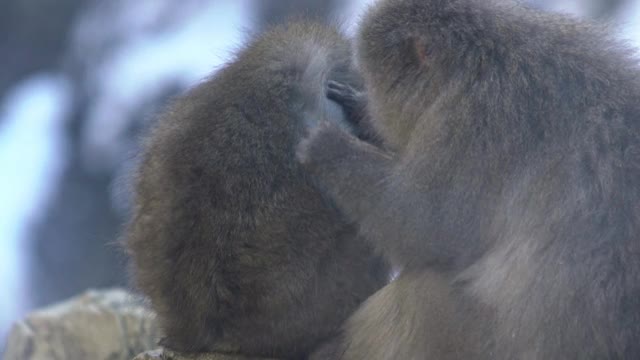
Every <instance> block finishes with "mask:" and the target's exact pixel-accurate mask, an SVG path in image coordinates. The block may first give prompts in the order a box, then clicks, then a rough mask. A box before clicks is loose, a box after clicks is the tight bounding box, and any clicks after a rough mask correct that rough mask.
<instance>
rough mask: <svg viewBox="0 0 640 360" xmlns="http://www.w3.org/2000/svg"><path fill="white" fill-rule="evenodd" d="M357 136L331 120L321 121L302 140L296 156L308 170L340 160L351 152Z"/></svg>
mask: <svg viewBox="0 0 640 360" xmlns="http://www.w3.org/2000/svg"><path fill="white" fill-rule="evenodd" d="M354 141H357V139H356V138H355V137H353V136H352V135H350V134H348V133H347V132H345V131H343V130H342V129H340V128H339V127H337V126H336V125H334V124H333V123H331V122H329V121H321V122H320V123H319V124H318V126H316V127H314V128H311V129H310V130H309V134H308V135H307V136H306V137H305V138H304V139H302V141H300V144H298V148H297V151H296V156H297V158H298V161H299V162H300V164H302V165H303V166H304V167H305V168H306V169H307V170H309V171H311V172H315V171H314V170H316V169H318V168H319V167H323V166H325V165H329V164H330V163H332V162H334V161H339V160H340V159H341V158H344V157H345V156H347V155H348V153H349V152H350V150H349V148H350V147H351V146H353V144H351V143H352V142H354Z"/></svg>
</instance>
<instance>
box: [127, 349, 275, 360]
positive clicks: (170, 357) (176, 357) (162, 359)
mask: <svg viewBox="0 0 640 360" xmlns="http://www.w3.org/2000/svg"><path fill="white" fill-rule="evenodd" d="M133 360H277V359H269V358H256V357H246V356H240V355H227V354H214V353H211V354H197V355H181V354H178V353H175V352H173V351H169V350H166V349H157V350H153V351H147V352H145V353H142V354H140V355H138V356H136V357H135V358H134V359H133Z"/></svg>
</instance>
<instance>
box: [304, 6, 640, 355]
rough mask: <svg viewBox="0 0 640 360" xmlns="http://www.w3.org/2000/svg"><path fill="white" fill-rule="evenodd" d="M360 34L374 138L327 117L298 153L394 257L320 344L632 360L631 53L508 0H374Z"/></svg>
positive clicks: (382, 350) (600, 33)
mask: <svg viewBox="0 0 640 360" xmlns="http://www.w3.org/2000/svg"><path fill="white" fill-rule="evenodd" d="M357 42H358V49H357V55H356V56H357V63H358V64H359V66H360V70H361V71H362V73H363V75H364V78H365V84H366V88H367V91H368V94H367V95H366V97H367V98H368V101H367V112H368V113H369V114H370V120H369V121H370V122H371V124H372V125H373V128H374V129H375V132H376V133H377V134H379V136H380V138H381V143H383V144H384V146H383V147H381V146H374V145H372V144H370V143H367V142H363V141H361V140H360V139H357V138H356V137H354V136H352V135H350V134H348V133H345V132H344V131H341V130H340V129H338V128H336V127H335V126H333V125H332V124H330V123H326V122H325V123H322V124H321V125H320V126H318V127H315V128H314V129H312V130H311V131H310V132H309V135H308V136H307V137H306V138H305V139H303V140H302V141H301V142H300V144H299V146H298V150H297V151H298V153H297V154H298V160H299V161H300V163H301V164H302V165H303V166H304V167H305V169H306V170H307V171H308V172H309V173H311V174H312V175H313V176H314V178H315V179H316V181H317V182H318V184H320V185H321V187H322V188H323V189H325V191H326V193H327V195H328V196H330V197H331V198H332V199H333V200H334V201H335V202H336V204H337V205H338V207H339V208H340V209H341V210H342V211H343V212H344V213H345V214H346V215H347V216H348V217H349V218H350V219H351V220H353V221H355V222H357V223H359V224H360V232H361V234H363V235H364V236H365V237H366V238H367V239H368V240H370V241H371V242H372V244H374V246H375V247H376V248H377V249H378V250H380V251H381V252H382V253H384V254H385V255H386V256H387V257H388V258H389V259H390V260H391V262H392V264H393V265H394V266H397V267H399V268H402V269H403V270H402V273H401V275H400V276H399V278H398V279H397V280H396V281H394V282H393V283H392V284H390V285H387V286H386V287H385V288H384V289H383V290H381V291H379V292H378V293H376V294H375V295H374V296H373V297H371V298H370V299H369V300H367V302H366V303H365V304H364V305H363V306H362V307H361V308H360V309H359V310H358V312H357V313H356V314H355V315H353V316H352V317H351V318H350V320H349V321H348V322H347V325H346V326H345V332H344V336H343V338H342V340H341V341H336V342H334V343H333V344H332V345H331V348H325V349H323V350H322V351H320V352H318V353H317V357H315V358H318V359H321V358H340V359H348V360H351V359H425V358H426V359H467V358H473V359H605V358H607V359H622V358H625V359H632V358H640V342H639V341H638V339H640V281H638V279H640V261H638V259H640V241H639V240H638V234H639V233H640V231H639V230H640V229H639V228H640V207H638V205H637V204H638V203H640V151H638V149H640V81H639V79H640V70H639V69H638V66H637V64H636V61H635V59H634V58H633V57H631V56H630V55H629V54H630V52H629V51H627V49H625V47H624V46H623V45H621V44H620V43H619V42H617V41H616V40H614V39H612V38H611V37H610V36H609V35H608V34H607V33H606V32H605V31H604V30H602V29H600V28H598V27H596V26H594V25H591V24H587V23H583V22H580V21H578V20H575V19H571V18H567V17H565V16H562V15H554V14H547V13H542V12H539V11H536V10H532V9H528V8H525V7H523V6H521V5H517V4H513V3H510V2H505V1H502V2H500V3H499V2H491V1H476V0H384V1H381V2H379V3H378V4H377V5H375V6H374V7H372V9H371V10H370V11H369V13H368V14H367V16H366V17H365V18H364V20H363V23H362V24H361V29H360V33H359V35H358V40H357ZM341 88H342V89H348V87H340V86H338V85H336V86H333V87H332V89H333V90H331V91H333V92H334V93H333V94H332V96H334V97H335V98H338V99H339V100H338V101H341V102H342V103H343V104H344V105H345V106H346V107H351V108H357V107H356V106H354V105H353V104H352V103H353V98H361V97H362V96H361V94H358V93H357V92H353V94H351V95H349V94H342V93H341V92H344V91H342V90H335V89H341ZM347 93H348V91H347ZM340 99H342V100H340ZM358 116H360V117H362V114H360V115H358ZM327 354H328V355H327ZM336 354H339V356H337V355H336Z"/></svg>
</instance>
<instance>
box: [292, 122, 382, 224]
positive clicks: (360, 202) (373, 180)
mask: <svg viewBox="0 0 640 360" xmlns="http://www.w3.org/2000/svg"><path fill="white" fill-rule="evenodd" d="M296 156H297V158H298V161H299V162H300V163H301V164H302V166H303V167H304V168H305V170H306V171H307V172H308V173H309V174H310V175H312V176H313V177H314V178H315V180H316V181H317V182H318V184H319V185H320V186H321V187H322V188H323V189H324V190H325V191H326V192H327V193H328V194H329V196H330V197H331V198H333V200H334V201H335V202H336V204H337V205H338V207H340V208H341V209H342V210H343V211H344V212H345V214H346V215H347V216H348V217H350V218H351V219H352V220H354V221H359V220H360V219H361V218H362V216H364V215H365V214H366V213H367V212H368V211H369V209H371V207H372V204H373V203H374V202H376V201H377V197H375V196H371V194H380V193H381V192H382V191H383V189H382V188H381V186H382V184H383V183H384V182H383V181H381V180H382V179H384V178H386V177H387V176H388V174H389V173H390V167H391V164H392V161H393V155H392V154H389V153H386V152H384V151H383V150H381V149H380V148H377V147H375V146H373V145H371V144H369V143H367V142H364V141H361V140H360V139H358V138H356V137H354V136H352V135H350V134H348V133H346V132H345V131H342V130H341V129H340V128H338V127H337V126H336V125H334V124H332V123H330V122H328V121H323V122H320V124H318V126H317V127H315V128H313V129H311V130H310V131H309V135H308V136H307V137H306V138H305V139H303V140H302V141H301V142H300V144H299V145H298V148H297V151H296Z"/></svg>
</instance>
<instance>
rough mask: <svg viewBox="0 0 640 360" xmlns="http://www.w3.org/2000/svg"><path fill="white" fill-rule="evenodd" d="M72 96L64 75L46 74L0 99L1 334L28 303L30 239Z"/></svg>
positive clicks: (55, 166)
mask: <svg viewBox="0 0 640 360" xmlns="http://www.w3.org/2000/svg"><path fill="white" fill-rule="evenodd" d="M70 99H71V98H70V89H69V84H68V83H67V82H66V81H65V79H64V78H61V77H58V76H55V75H51V74H41V75H36V76H33V77H31V78H29V79H27V80H26V81H24V82H23V83H21V84H19V85H18V86H17V87H16V88H14V89H13V91H12V92H11V93H10V94H9V96H8V97H7V98H6V99H5V100H4V102H3V104H2V105H0V106H1V107H0V118H1V119H0V124H1V125H2V127H1V128H0V169H2V170H1V171H0V202H1V205H0V240H1V241H2V251H0V294H3V295H2V296H0V335H1V334H2V333H3V332H4V331H5V330H6V328H5V326H6V325H7V324H8V322H10V321H12V320H15V319H16V318H17V317H18V316H20V315H21V314H22V313H23V312H24V311H25V310H26V309H27V308H28V306H29V304H28V298H27V294H26V287H25V279H26V275H27V268H28V267H27V263H28V259H27V258H26V255H25V254H26V253H27V249H26V247H27V246H28V244H25V241H26V240H25V239H26V238H27V236H26V235H27V231H28V229H29V226H30V224H31V222H32V220H34V217H35V216H36V214H38V213H39V212H38V210H39V209H41V208H42V204H43V202H44V201H45V200H46V197H47V196H48V195H49V194H51V192H52V190H53V189H54V187H55V185H56V183H57V180H58V179H59V177H60V174H61V169H62V167H63V165H64V164H63V163H62V159H63V158H64V157H63V156H62V153H63V151H64V144H65V142H64V138H63V134H62V128H61V126H62V120H63V119H64V118H65V115H66V113H67V110H68V108H69V102H70Z"/></svg>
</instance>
